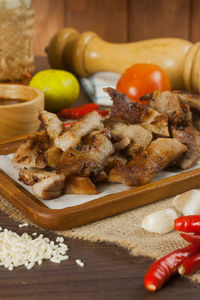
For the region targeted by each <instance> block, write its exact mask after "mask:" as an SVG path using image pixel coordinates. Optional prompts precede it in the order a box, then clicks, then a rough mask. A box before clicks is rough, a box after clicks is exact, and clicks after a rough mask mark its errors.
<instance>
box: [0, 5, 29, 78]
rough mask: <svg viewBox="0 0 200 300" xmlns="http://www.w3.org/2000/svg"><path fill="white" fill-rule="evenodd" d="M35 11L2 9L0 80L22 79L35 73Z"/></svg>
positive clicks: (0, 21) (0, 10) (0, 20)
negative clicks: (28, 73)
mask: <svg viewBox="0 0 200 300" xmlns="http://www.w3.org/2000/svg"><path fill="white" fill-rule="evenodd" d="M33 25H34V11H33V10H32V9H25V8H17V9H10V10H4V9H0V41H1V43H0V80H11V81H13V80H18V79H22V78H23V75H24V74H25V73H27V72H30V73H32V72H33V71H34V56H33V45H32V44H33Z"/></svg>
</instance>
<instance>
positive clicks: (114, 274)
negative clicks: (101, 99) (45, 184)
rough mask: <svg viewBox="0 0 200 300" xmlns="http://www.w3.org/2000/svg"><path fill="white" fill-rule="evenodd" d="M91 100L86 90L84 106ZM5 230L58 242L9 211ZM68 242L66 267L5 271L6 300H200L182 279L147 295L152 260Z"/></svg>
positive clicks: (1, 220) (1, 294)
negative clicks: (145, 281) (147, 274)
mask: <svg viewBox="0 0 200 300" xmlns="http://www.w3.org/2000/svg"><path fill="white" fill-rule="evenodd" d="M36 65H37V70H39V69H45V68H47V67H48V65H47V61H46V60H45V59H43V58H37V60H36ZM87 101H88V98H87V96H86V94H85V93H84V92H83V91H82V92H81V96H80V99H79V100H78V103H79V104H80V103H84V102H87ZM0 226H2V228H8V229H10V230H13V231H15V232H17V233H19V234H22V233H23V232H28V233H30V234H32V233H33V232H38V233H43V234H44V235H45V236H47V237H49V238H50V239H53V240H55V239H56V235H55V234H54V233H53V232H50V231H45V230H42V229H39V228H35V227H34V226H28V227H23V228H19V224H18V223H17V222H15V221H13V220H12V219H10V218H9V217H8V216H7V215H6V214H5V213H3V212H0ZM155 242H156V241H155ZM65 243H66V244H68V246H69V252H68V254H69V257H70V258H69V260H68V261H64V262H63V263H61V264H54V263H51V262H49V261H44V262H43V264H42V265H41V266H36V267H34V268H33V269H31V270H29V271H28V270H26V269H25V268H24V267H19V268H16V269H14V270H13V271H12V272H10V271H7V269H5V268H3V267H0V299H4V300H7V299H15V300H16V299H17V300H18V299H19V300H24V299H28V300H29V299H30V300H31V299H40V298H41V299H48V300H50V299H56V300H59V299H65V300H68V299H70V300H76V299H77V300H79V299H81V300H93V299H95V300H103V299H105V300H107V299H108V300H112V299H115V300H116V299H123V300H126V299H146V300H147V299H148V300H149V299H155V300H157V299H170V298H171V299H176V300H177V299H186V297H187V298H188V297H189V299H190V300H192V299H199V293H200V285H198V284H194V283H191V282H189V281H188V280H186V279H180V278H178V277H175V278H173V279H172V280H170V282H169V283H168V284H166V286H165V287H164V288H162V289H161V290H160V291H158V292H156V293H150V292H148V291H146V290H145V289H144V287H143V278H144V275H145V272H146V270H147V268H148V267H149V265H150V263H151V260H150V259H148V258H144V257H133V256H130V255H129V254H128V252H127V251H126V250H124V249H121V248H119V247H117V246H113V245H107V244H105V243H89V242H85V241H81V240H72V239H65ZM77 258H80V259H81V260H83V261H84V262H85V267H83V268H81V267H79V266H78V265H77V264H76V263H75V260H76V259H77Z"/></svg>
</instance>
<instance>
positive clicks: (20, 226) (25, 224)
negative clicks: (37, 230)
mask: <svg viewBox="0 0 200 300" xmlns="http://www.w3.org/2000/svg"><path fill="white" fill-rule="evenodd" d="M28 225H29V224H28V223H23V224H19V228H22V227H27V226H28Z"/></svg>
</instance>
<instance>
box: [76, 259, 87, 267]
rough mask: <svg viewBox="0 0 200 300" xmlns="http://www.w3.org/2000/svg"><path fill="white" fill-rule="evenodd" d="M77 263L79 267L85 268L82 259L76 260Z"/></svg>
mask: <svg viewBox="0 0 200 300" xmlns="http://www.w3.org/2000/svg"><path fill="white" fill-rule="evenodd" d="M76 263H77V265H79V266H80V267H84V266H85V264H84V262H83V261H81V260H80V259H76Z"/></svg>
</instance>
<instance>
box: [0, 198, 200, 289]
mask: <svg viewBox="0 0 200 300" xmlns="http://www.w3.org/2000/svg"><path fill="white" fill-rule="evenodd" d="M172 200H173V198H169V199H166V200H162V201H158V202H156V203H153V204H150V205H146V206H143V207H140V208H137V209H133V210H131V211H128V212H126V213H122V214H120V215H117V216H113V217H110V218H106V219H103V220H101V221H97V222H94V223H91V224H88V225H85V226H82V227H79V228H74V229H71V230H65V231H60V232H58V231H57V233H58V234H62V235H63V236H65V237H68V238H78V239H83V240H86V241H90V242H107V243H113V244H116V245H118V246H121V247H123V248H125V249H127V250H128V251H129V253H130V254H131V255H142V256H147V257H151V258H153V259H157V258H159V257H161V256H163V255H166V254H167V253H169V252H170V251H173V250H175V249H177V248H181V247H185V246H186V245H188V243H187V242H185V241H184V240H183V239H181V238H180V237H179V233H177V232H175V231H173V232H170V233H168V234H163V235H159V234H156V233H149V232H146V231H145V230H143V229H142V228H141V226H140V224H141V221H142V220H143V218H144V216H146V215H148V214H149V213H152V212H154V211H156V210H159V209H163V208H166V207H173V205H172ZM0 209H1V210H2V211H4V212H6V213H7V214H8V215H9V216H10V217H11V218H13V219H14V220H16V221H19V222H28V223H30V224H32V223H31V221H30V220H28V219H27V218H26V217H25V216H24V215H23V214H22V213H21V212H19V211H18V210H17V209H15V208H14V207H13V206H12V205H11V204H10V203H9V202H7V201H6V200H5V199H3V198H2V197H1V196H0ZM187 278H188V279H190V280H192V281H195V282H199V283H200V272H199V273H196V274H195V275H192V276H189V277H187Z"/></svg>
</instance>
